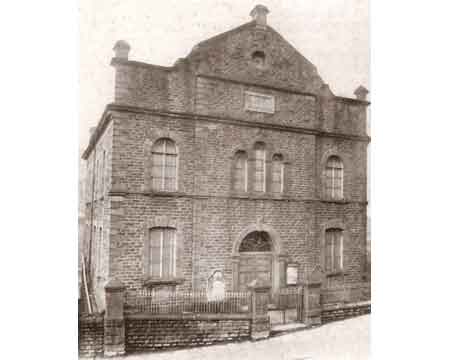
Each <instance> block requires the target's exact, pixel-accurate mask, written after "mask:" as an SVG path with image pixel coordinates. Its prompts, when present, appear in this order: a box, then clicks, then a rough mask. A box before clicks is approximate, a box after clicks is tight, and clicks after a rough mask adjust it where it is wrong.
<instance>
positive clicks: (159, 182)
mask: <svg viewBox="0 0 450 360" xmlns="http://www.w3.org/2000/svg"><path fill="white" fill-rule="evenodd" d="M152 188H153V190H157V191H175V190H176V189H177V148H176V146H175V143H174V142H173V141H172V140H170V139H159V140H158V141H156V142H155V144H154V145H153V148H152Z"/></svg>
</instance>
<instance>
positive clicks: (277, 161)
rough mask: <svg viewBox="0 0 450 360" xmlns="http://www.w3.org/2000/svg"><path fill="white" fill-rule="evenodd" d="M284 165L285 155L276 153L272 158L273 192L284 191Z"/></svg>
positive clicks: (279, 192)
mask: <svg viewBox="0 0 450 360" xmlns="http://www.w3.org/2000/svg"><path fill="white" fill-rule="evenodd" d="M283 182H284V165H283V156H282V155H280V154H275V155H274V156H273V158H272V192H273V193H275V194H281V193H282V192H283Z"/></svg>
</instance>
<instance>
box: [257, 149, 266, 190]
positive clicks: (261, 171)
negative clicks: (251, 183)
mask: <svg viewBox="0 0 450 360" xmlns="http://www.w3.org/2000/svg"><path fill="white" fill-rule="evenodd" d="M265 189H266V152H265V151H264V149H256V150H255V189H254V190H255V191H261V192H264V191H265Z"/></svg>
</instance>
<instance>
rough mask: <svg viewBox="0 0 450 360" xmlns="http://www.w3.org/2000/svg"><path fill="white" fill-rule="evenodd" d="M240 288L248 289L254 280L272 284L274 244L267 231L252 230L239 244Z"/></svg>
mask: <svg viewBox="0 0 450 360" xmlns="http://www.w3.org/2000/svg"><path fill="white" fill-rule="evenodd" d="M238 252H239V267H238V269H239V270H238V288H239V290H240V291H247V290H248V284H249V283H251V282H252V281H254V280H258V281H259V282H260V283H262V284H265V285H269V286H272V282H273V271H272V269H273V245H272V240H271V238H270V235H269V233H268V232H266V231H252V232H250V233H249V234H247V235H246V236H245V237H244V239H243V240H242V241H241V243H240V245H239V249H238Z"/></svg>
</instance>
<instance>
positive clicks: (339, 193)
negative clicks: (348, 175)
mask: <svg viewBox="0 0 450 360" xmlns="http://www.w3.org/2000/svg"><path fill="white" fill-rule="evenodd" d="M325 192H326V195H327V197H329V198H331V199H342V198H343V197H344V165H343V164H342V160H341V159H340V158H339V157H338V156H330V157H329V158H328V160H327V164H326V167H325Z"/></svg>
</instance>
